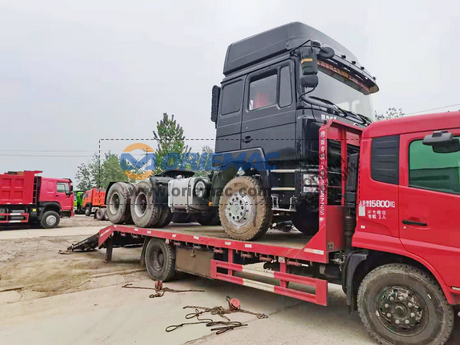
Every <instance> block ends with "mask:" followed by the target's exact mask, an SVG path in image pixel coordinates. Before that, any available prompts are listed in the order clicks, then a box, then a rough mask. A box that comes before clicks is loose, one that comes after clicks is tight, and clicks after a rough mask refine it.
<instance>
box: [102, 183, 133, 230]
mask: <svg viewBox="0 0 460 345" xmlns="http://www.w3.org/2000/svg"><path fill="white" fill-rule="evenodd" d="M132 190H133V188H132V186H131V185H128V184H127V183H124V182H117V183H114V184H113V185H112V186H111V187H110V189H109V190H108V192H107V208H106V212H107V217H108V218H109V220H110V221H111V222H112V223H113V224H123V223H126V222H128V221H129V220H130V218H131V215H130V198H131V197H130V194H131V193H132Z"/></svg>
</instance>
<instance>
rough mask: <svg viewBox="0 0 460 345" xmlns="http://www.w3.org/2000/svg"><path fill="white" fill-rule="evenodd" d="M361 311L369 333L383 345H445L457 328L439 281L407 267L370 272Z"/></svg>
mask: <svg viewBox="0 0 460 345" xmlns="http://www.w3.org/2000/svg"><path fill="white" fill-rule="evenodd" d="M392 299H393V300H392ZM358 310H359V315H360V317H361V321H362V322H363V324H364V327H365V328H366V330H367V331H368V332H369V334H370V335H371V336H372V337H373V338H374V339H375V340H376V341H377V342H378V343H379V344H383V345H393V344H397V345H415V344H423V345H442V344H444V343H445V342H446V341H447V339H448V338H449V336H450V334H451V333H452V330H453V327H454V312H453V308H452V306H450V305H449V304H448V303H447V300H446V297H445V296H444V294H443V292H442V290H441V288H440V287H439V285H438V284H437V283H436V281H434V280H433V279H432V278H431V277H430V276H428V275H427V274H426V273H425V272H423V271H421V270H420V269H418V268H415V267H413V266H410V265H405V264H388V265H384V266H380V267H378V268H376V269H374V270H373V271H371V272H370V273H369V274H368V275H367V276H366V277H365V278H364V280H363V282H362V283H361V285H360V287H359V291H358ZM385 311H388V313H385ZM406 322H409V323H410V324H409V325H406Z"/></svg>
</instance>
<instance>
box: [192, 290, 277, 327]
mask: <svg viewBox="0 0 460 345" xmlns="http://www.w3.org/2000/svg"><path fill="white" fill-rule="evenodd" d="M231 300H232V299H231V298H230V297H229V296H227V302H228V305H229V306H228V308H226V309H225V308H224V307H222V306H218V307H213V308H207V307H199V306H194V305H188V306H185V307H184V309H195V310H197V311H198V314H197V315H201V314H203V313H211V315H219V316H220V317H222V318H224V319H227V320H229V321H230V319H229V318H228V317H226V316H225V314H232V313H245V314H251V315H255V316H257V318H258V319H267V318H268V316H267V315H266V314H263V313H254V312H252V311H249V310H244V309H241V308H239V307H234V306H233V305H232V304H231ZM195 314H196V313H190V314H187V315H185V318H186V319H191V318H193V317H195V316H196V315H195Z"/></svg>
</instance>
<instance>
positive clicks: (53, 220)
mask: <svg viewBox="0 0 460 345" xmlns="http://www.w3.org/2000/svg"><path fill="white" fill-rule="evenodd" d="M56 220H57V218H56V217H55V216H48V217H47V218H46V224H47V225H54V224H55V223H56Z"/></svg>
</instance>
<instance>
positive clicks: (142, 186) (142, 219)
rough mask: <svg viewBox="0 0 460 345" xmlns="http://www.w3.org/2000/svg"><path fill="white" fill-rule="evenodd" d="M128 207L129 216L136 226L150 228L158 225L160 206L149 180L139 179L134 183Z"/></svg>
mask: <svg viewBox="0 0 460 345" xmlns="http://www.w3.org/2000/svg"><path fill="white" fill-rule="evenodd" d="M130 207H131V217H132V218H133V221H134V224H136V225H137V226H139V227H141V228H151V227H155V226H157V225H158V222H159V220H160V218H161V214H162V208H161V205H158V204H157V203H156V202H155V195H154V192H153V191H152V186H151V184H150V183H149V182H147V181H141V182H139V183H138V184H136V185H135V187H134V194H133V197H132V198H131V206H130Z"/></svg>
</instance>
